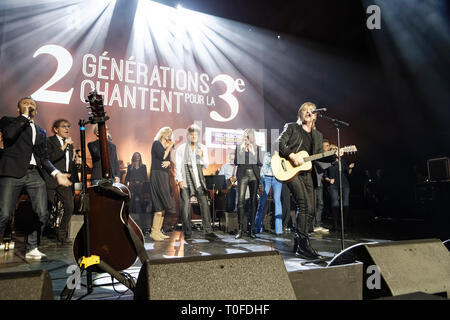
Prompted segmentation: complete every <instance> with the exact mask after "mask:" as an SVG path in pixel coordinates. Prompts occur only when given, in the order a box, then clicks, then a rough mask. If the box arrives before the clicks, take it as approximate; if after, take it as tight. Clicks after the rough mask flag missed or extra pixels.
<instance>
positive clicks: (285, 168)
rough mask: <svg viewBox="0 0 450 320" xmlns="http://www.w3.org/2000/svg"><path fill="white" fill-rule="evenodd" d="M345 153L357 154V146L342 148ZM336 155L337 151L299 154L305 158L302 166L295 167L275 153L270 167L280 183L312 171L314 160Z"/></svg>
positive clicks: (288, 160) (301, 152)
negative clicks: (301, 173)
mask: <svg viewBox="0 0 450 320" xmlns="http://www.w3.org/2000/svg"><path fill="white" fill-rule="evenodd" d="M341 150H342V151H343V152H344V153H348V152H356V151H357V149H356V146H354V145H351V146H347V147H343V148H341ZM335 153H336V150H330V151H326V152H322V153H317V154H313V155H312V156H310V155H309V154H308V152H306V151H300V152H297V153H296V154H297V155H300V156H301V157H302V158H303V161H305V163H303V164H302V165H301V166H294V164H293V163H292V161H291V160H290V159H286V158H283V157H281V156H280V155H279V154H278V152H275V153H274V155H273V156H272V159H271V160H270V166H271V167H272V172H273V175H274V176H275V178H277V180H279V181H289V180H291V179H293V178H295V177H296V176H297V175H298V174H299V173H300V172H304V171H309V170H311V169H312V162H311V161H314V160H319V159H322V158H326V157H329V156H331V155H333V154H335Z"/></svg>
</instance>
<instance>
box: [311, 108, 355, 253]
mask: <svg viewBox="0 0 450 320" xmlns="http://www.w3.org/2000/svg"><path fill="white" fill-rule="evenodd" d="M317 115H318V116H319V117H321V118H324V119H327V120H330V121H331V122H332V123H333V124H334V126H335V127H336V131H337V143H338V168H339V207H340V215H341V251H343V250H344V206H343V202H342V163H341V138H340V127H341V126H345V127H348V126H350V124H349V123H347V122H344V121H341V120H337V119H334V118H331V117H328V116H325V115H323V114H322V113H317Z"/></svg>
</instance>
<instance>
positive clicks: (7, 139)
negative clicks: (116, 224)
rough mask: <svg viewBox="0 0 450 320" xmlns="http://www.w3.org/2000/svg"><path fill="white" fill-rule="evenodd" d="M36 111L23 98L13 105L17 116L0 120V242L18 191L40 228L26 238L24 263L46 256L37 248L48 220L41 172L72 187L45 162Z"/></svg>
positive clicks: (42, 134)
mask: <svg viewBox="0 0 450 320" xmlns="http://www.w3.org/2000/svg"><path fill="white" fill-rule="evenodd" d="M37 109H38V106H37V103H36V101H35V100H34V99H33V98H31V97H25V98H22V99H20V100H19V102H18V104H17V111H18V113H19V116H18V117H16V118H14V117H3V118H2V119H1V120H0V130H1V132H2V137H3V143H4V149H3V153H2V156H1V157H0V243H1V242H2V240H3V236H4V232H5V228H6V225H7V223H8V222H9V220H10V219H11V217H12V214H13V212H14V208H15V205H16V202H17V199H18V198H19V196H20V193H21V191H22V189H25V190H26V191H27V193H28V195H29V196H30V200H31V206H32V208H33V211H34V212H35V213H36V214H37V215H38V217H39V221H40V228H38V229H36V230H34V231H32V232H31V233H30V234H29V235H28V236H27V237H26V246H25V259H27V260H28V259H30V260H41V259H42V258H45V257H46V255H45V254H44V253H42V252H40V251H39V249H38V243H39V237H40V234H41V233H42V231H43V228H44V226H45V225H46V222H47V218H48V212H47V192H46V187H45V182H44V180H43V178H42V171H44V170H45V171H46V172H47V173H48V174H50V175H51V176H52V177H53V178H54V179H56V182H57V183H58V184H59V185H63V186H67V187H68V186H70V185H71V184H72V183H71V182H70V180H69V178H68V175H67V174H64V173H61V172H60V171H59V170H57V169H56V168H55V167H54V166H53V164H52V163H51V162H50V160H49V159H48V152H47V137H46V132H45V130H44V129H42V128H41V127H39V126H38V125H37V124H35V122H34V119H35V116H36V114H37Z"/></svg>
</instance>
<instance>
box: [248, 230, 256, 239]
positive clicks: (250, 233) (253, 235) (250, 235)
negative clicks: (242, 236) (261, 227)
mask: <svg viewBox="0 0 450 320" xmlns="http://www.w3.org/2000/svg"><path fill="white" fill-rule="evenodd" d="M246 235H247V237H249V238H252V239H256V234H255V233H254V232H253V231H251V232H247V233H246Z"/></svg>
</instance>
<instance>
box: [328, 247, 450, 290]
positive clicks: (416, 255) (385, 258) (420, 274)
mask: <svg viewBox="0 0 450 320" xmlns="http://www.w3.org/2000/svg"><path fill="white" fill-rule="evenodd" d="M355 261H360V262H362V263H363V299H376V298H380V297H389V296H397V295H402V294H408V293H414V292H424V293H427V294H444V295H446V296H447V297H448V296H449V295H450V252H449V251H448V250H447V248H446V247H445V246H444V244H443V243H442V242H441V241H440V240H439V239H424V240H409V241H395V242H383V243H361V244H357V245H355V246H352V247H350V248H347V249H346V250H344V251H342V252H341V253H340V254H338V255H337V256H336V257H334V258H333V260H332V261H331V262H330V264H329V266H336V265H343V264H348V263H353V262H355ZM375 266H376V267H375Z"/></svg>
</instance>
